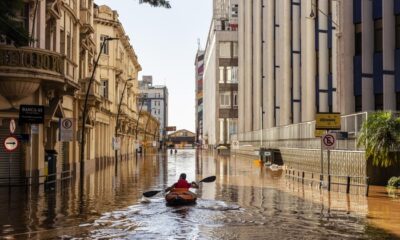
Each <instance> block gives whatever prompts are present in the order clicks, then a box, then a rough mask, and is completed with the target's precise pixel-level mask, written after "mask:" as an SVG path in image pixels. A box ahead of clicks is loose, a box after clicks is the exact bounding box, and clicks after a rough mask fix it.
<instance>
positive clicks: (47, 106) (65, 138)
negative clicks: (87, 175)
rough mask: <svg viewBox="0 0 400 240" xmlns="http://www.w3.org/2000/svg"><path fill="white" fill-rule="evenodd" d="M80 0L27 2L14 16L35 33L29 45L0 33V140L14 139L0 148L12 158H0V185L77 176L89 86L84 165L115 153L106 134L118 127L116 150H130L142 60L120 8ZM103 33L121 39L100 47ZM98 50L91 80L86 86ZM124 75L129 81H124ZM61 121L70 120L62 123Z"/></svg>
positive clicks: (91, 167) (135, 126) (0, 153)
mask: <svg viewBox="0 0 400 240" xmlns="http://www.w3.org/2000/svg"><path fill="white" fill-rule="evenodd" d="M78 3H79V4H76V1H59V0H48V1H38V5H37V8H36V7H35V4H32V3H31V2H29V3H28V2H27V3H25V4H24V6H23V7H24V11H21V12H20V13H19V14H20V15H19V16H17V18H19V19H20V20H21V23H23V24H22V25H23V26H24V27H25V28H27V29H29V30H30V31H29V32H31V33H32V39H35V41H31V42H30V45H29V46H24V47H21V46H19V47H18V48H16V47H15V46H14V44H13V42H12V41H11V40H10V39H9V37H8V36H6V35H0V119H1V124H0V141H2V142H4V141H5V140H6V139H9V140H10V141H12V145H13V146H17V147H15V148H13V149H11V151H12V152H8V151H7V150H6V149H5V148H0V157H2V158H4V159H10V160H11V161H2V162H0V179H3V180H0V185H19V184H26V183H30V182H31V183H43V182H45V181H46V180H59V179H62V178H64V177H69V176H73V175H78V173H79V172H80V171H81V169H80V164H79V163H80V158H79V157H80V155H79V153H80V150H81V149H80V134H78V133H80V132H81V126H82V112H83V109H84V100H85V95H86V92H87V90H89V91H88V92H89V95H88V96H89V98H88V105H87V106H88V111H87V112H86V113H87V118H86V122H85V124H86V126H87V127H86V131H85V133H86V136H85V138H86V140H85V142H86V145H85V151H84V153H85V154H84V163H85V164H84V166H85V169H82V170H85V172H86V170H88V171H90V170H94V166H96V165H98V164H102V163H104V162H105V161H107V162H108V161H112V160H113V159H114V152H113V150H112V145H111V141H112V137H113V136H114V134H115V132H117V135H118V136H119V137H121V138H122V139H123V141H122V148H121V150H120V151H119V154H121V155H122V156H129V155H130V154H133V153H134V142H135V139H136V135H137V134H136V132H135V130H136V129H138V128H139V127H138V124H137V122H138V120H137V119H138V118H139V117H138V113H137V104H136V99H137V98H136V97H137V92H138V91H137V73H138V71H140V70H141V69H140V65H139V63H138V60H137V57H136V55H135V53H134V50H133V49H132V47H131V46H130V44H129V38H128V37H127V36H126V34H125V32H124V30H123V28H122V25H121V23H120V22H119V21H118V14H117V13H116V12H115V11H112V10H111V9H110V8H108V7H106V6H95V5H94V4H93V1H78ZM32 29H33V31H32ZM104 36H110V37H118V38H119V40H118V41H109V42H107V44H106V46H105V48H103V51H102V52H101V53H100V48H101V47H100V44H101V42H102V39H104ZM99 54H101V55H100V61H99V65H98V67H97V68H96V72H95V75H94V83H93V84H92V85H91V88H90V89H88V86H89V85H88V83H89V80H90V78H91V76H92V73H93V70H94V67H95V66H94V62H95V60H96V59H97V56H99ZM129 78H132V79H134V80H133V81H130V82H129V84H126V83H127V80H128V79H129ZM125 86H126V89H125V92H124V88H125ZM122 96H123V97H122ZM120 103H121V104H120ZM118 106H121V109H120V110H121V111H120V116H119V117H120V119H119V122H118V124H116V117H117V115H118V109H119V107H118ZM20 111H21V113H22V114H20ZM28 114H29V116H30V117H29V116H28ZM42 114H43V117H42ZM64 121H65V122H66V123H68V124H66V125H62V127H63V128H61V127H60V126H61V123H64ZM14 123H16V124H14ZM154 124H156V123H154ZM154 124H153V125H154ZM116 126H117V128H116ZM65 128H68V130H69V132H68V134H65V132H64V130H62V129H65ZM11 135H13V137H15V138H16V140H15V139H14V138H9V137H10V136H11ZM30 180H32V181H30Z"/></svg>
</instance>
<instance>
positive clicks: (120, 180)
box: [0, 150, 400, 239]
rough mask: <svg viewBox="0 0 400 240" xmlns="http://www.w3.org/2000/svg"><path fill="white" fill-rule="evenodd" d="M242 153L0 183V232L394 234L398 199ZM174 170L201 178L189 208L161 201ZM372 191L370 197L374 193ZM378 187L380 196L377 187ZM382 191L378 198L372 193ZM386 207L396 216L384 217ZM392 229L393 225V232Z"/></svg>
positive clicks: (192, 155) (188, 155)
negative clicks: (296, 177)
mask: <svg viewBox="0 0 400 240" xmlns="http://www.w3.org/2000/svg"><path fill="white" fill-rule="evenodd" d="M253 160H254V159H251V158H244V157H241V156H236V155H232V156H218V155H213V154H211V153H209V152H202V153H201V152H195V151H194V150H180V151H179V152H178V153H177V154H176V155H175V154H170V153H167V154H165V155H162V154H160V155H148V156H146V157H145V158H140V159H137V160H135V159H133V160H130V161H125V162H122V163H121V164H119V167H118V168H117V169H115V168H114V166H105V165H102V166H98V167H97V172H96V173H93V174H91V175H89V176H87V178H86V179H85V184H84V185H83V186H82V187H83V193H84V194H80V191H79V189H80V188H79V181H76V182H71V183H70V184H67V186H57V191H54V192H45V191H44V189H42V188H38V189H25V188H12V189H11V191H9V189H8V188H2V189H0V198H1V199H0V200H1V202H2V204H1V205H0V226H1V228H0V231H1V236H2V237H4V238H9V239H29V238H37V239H51V238H60V237H62V238H73V237H75V238H83V239H96V238H97V239H99V238H106V239H111V238H118V239H276V238H281V239H299V238H300V239H394V238H395V237H396V236H395V235H390V234H389V233H387V232H385V231H384V230H382V229H386V230H390V231H391V232H394V233H396V231H398V229H399V228H400V219H399V218H400V212H398V211H399V209H400V208H399V206H400V205H399V204H400V203H399V202H398V201H390V200H388V199H387V198H384V197H383V195H379V194H378V193H379V191H378V190H374V189H373V188H372V189H371V193H372V196H371V198H365V197H363V196H357V195H346V194H342V193H333V192H332V193H326V192H322V193H321V191H320V190H319V189H318V188H317V187H316V186H311V185H303V184H301V183H298V182H295V181H291V180H290V181H289V180H287V179H286V178H285V177H284V173H283V172H282V170H277V171H272V170H271V169H268V168H265V167H263V166H260V165H259V164H256V163H255V162H254V161H253ZM181 172H185V173H187V176H188V180H190V181H191V180H200V179H202V178H204V177H207V176H211V175H216V176H217V181H216V182H215V183H202V184H201V186H200V188H199V189H198V190H195V191H197V193H198V195H199V196H200V198H199V199H198V202H197V204H196V205H194V206H182V207H167V206H166V205H165V201H164V199H163V195H162V194H159V195H157V196H155V197H153V198H151V199H144V198H142V196H141V194H142V193H143V192H144V191H148V190H151V189H160V190H161V189H164V188H165V187H167V186H169V185H171V184H172V183H174V182H175V181H176V180H177V178H178V177H179V174H180V173H181ZM374 194H375V195H374ZM376 194H378V195H376ZM380 196H381V197H380ZM391 214H395V215H392V217H391ZM397 233H399V232H397Z"/></svg>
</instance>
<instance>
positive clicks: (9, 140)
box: [3, 136, 19, 152]
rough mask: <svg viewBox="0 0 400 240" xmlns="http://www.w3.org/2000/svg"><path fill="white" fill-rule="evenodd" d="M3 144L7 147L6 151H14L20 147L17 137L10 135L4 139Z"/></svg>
mask: <svg viewBox="0 0 400 240" xmlns="http://www.w3.org/2000/svg"><path fill="white" fill-rule="evenodd" d="M3 145H4V148H5V149H6V151H8V152H14V151H15V150H17V148H18V146H19V142H18V139H17V138H16V137H14V136H8V137H6V138H5V139H4V142H3Z"/></svg>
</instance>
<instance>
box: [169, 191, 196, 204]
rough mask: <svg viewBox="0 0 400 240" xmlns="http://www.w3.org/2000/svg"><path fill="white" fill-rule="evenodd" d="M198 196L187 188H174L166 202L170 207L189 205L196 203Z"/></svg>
mask: <svg viewBox="0 0 400 240" xmlns="http://www.w3.org/2000/svg"><path fill="white" fill-rule="evenodd" d="M196 199H197V195H196V194H194V193H193V192H191V191H189V189H187V188H174V189H172V190H171V191H170V192H169V193H168V194H167V195H165V201H167V204H168V205H174V206H176V205H189V204H194V203H196Z"/></svg>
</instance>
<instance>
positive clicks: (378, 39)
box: [374, 19, 383, 52]
mask: <svg viewBox="0 0 400 240" xmlns="http://www.w3.org/2000/svg"><path fill="white" fill-rule="evenodd" d="M382 41H383V34H382V19H379V20H376V21H375V23H374V48H375V52H382Z"/></svg>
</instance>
